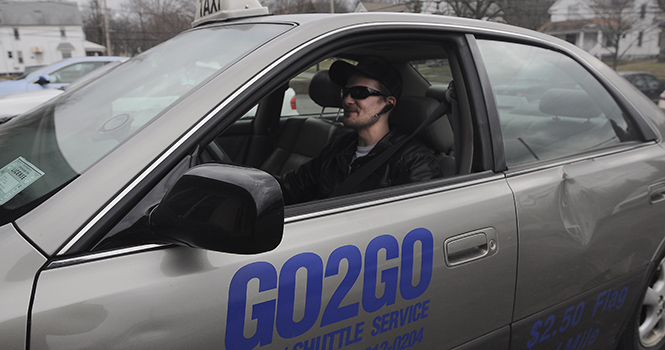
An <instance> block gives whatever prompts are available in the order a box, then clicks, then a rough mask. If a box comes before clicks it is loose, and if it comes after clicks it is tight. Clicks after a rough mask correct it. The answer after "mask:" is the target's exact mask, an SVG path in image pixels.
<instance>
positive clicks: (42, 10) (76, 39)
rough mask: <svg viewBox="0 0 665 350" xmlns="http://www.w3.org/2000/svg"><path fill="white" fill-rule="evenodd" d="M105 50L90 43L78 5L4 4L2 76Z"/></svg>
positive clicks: (0, 15) (0, 40) (0, 38)
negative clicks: (84, 30)
mask: <svg viewBox="0 0 665 350" xmlns="http://www.w3.org/2000/svg"><path fill="white" fill-rule="evenodd" d="M104 50H105V49H104V47H103V46H101V45H97V44H94V43H91V42H86V40H85V34H84V33H83V26H82V21H81V14H80V12H79V9H78V5H77V4H76V3H75V2H46V1H38V2H32V1H2V0H0V74H13V73H21V72H23V71H24V70H25V67H29V66H35V65H47V64H51V63H54V62H57V61H60V60H62V59H64V58H69V57H81V56H86V54H88V55H95V54H96V55H99V54H101V53H103V52H104Z"/></svg>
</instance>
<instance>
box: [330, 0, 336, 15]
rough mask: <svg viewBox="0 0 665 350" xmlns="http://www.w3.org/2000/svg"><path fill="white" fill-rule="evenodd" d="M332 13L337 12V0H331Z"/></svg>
mask: <svg viewBox="0 0 665 350" xmlns="http://www.w3.org/2000/svg"><path fill="white" fill-rule="evenodd" d="M330 13H335V0H330Z"/></svg>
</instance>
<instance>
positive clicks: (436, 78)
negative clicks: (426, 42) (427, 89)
mask: <svg viewBox="0 0 665 350" xmlns="http://www.w3.org/2000/svg"><path fill="white" fill-rule="evenodd" d="M410 63H411V66H412V67H413V68H415V69H416V70H417V71H418V73H420V74H421V75H422V76H423V78H425V80H427V81H428V82H429V83H430V84H431V85H448V83H450V82H451V81H452V80H453V75H452V72H451V71H450V64H449V62H448V60H447V59H429V60H418V61H411V62H410Z"/></svg>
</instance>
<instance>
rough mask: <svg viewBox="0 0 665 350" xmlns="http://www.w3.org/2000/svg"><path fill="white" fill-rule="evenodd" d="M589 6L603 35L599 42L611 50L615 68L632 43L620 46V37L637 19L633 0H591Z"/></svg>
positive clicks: (629, 30) (625, 33)
mask: <svg viewBox="0 0 665 350" xmlns="http://www.w3.org/2000/svg"><path fill="white" fill-rule="evenodd" d="M589 7H590V8H591V10H592V11H593V13H594V15H595V17H596V23H597V24H598V26H599V28H600V31H601V33H602V35H603V39H604V40H603V42H602V43H601V44H602V45H603V47H605V48H607V49H608V50H609V51H610V52H611V56H612V68H614V69H615V70H616V68H617V65H618V64H619V61H620V60H621V57H622V56H623V53H625V52H626V51H627V50H628V49H629V48H630V47H631V46H632V45H633V43H634V41H632V42H628V45H627V47H626V48H622V47H621V46H620V45H621V43H622V40H621V39H622V38H623V37H624V36H626V35H627V34H628V33H630V32H631V31H632V30H633V27H634V26H635V25H636V24H637V23H638V21H639V16H637V15H636V14H635V12H634V0H591V2H590V4H589ZM621 50H623V51H621Z"/></svg>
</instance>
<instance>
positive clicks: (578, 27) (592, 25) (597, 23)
mask: <svg viewBox="0 0 665 350" xmlns="http://www.w3.org/2000/svg"><path fill="white" fill-rule="evenodd" d="M607 21H608V20H607V19H603V18H591V19H577V20H572V21H562V22H547V23H545V24H544V25H543V26H542V27H540V29H539V30H538V31H539V32H543V33H548V34H552V33H570V32H580V31H583V30H585V29H587V30H588V29H593V30H598V29H599V28H600V27H601V26H603V25H604V24H605V23H606V22H607Z"/></svg>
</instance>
